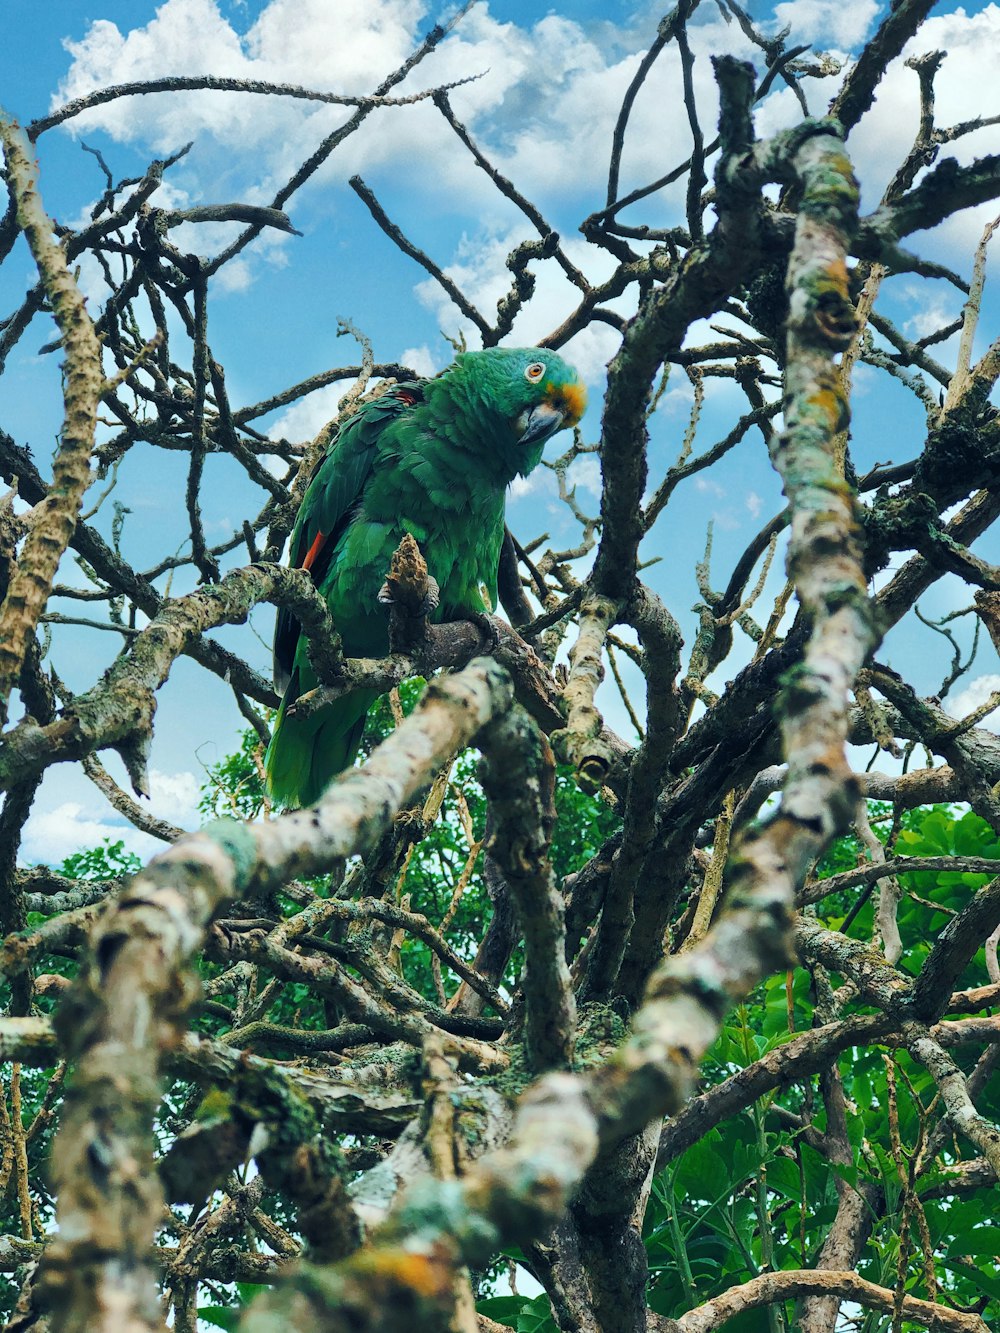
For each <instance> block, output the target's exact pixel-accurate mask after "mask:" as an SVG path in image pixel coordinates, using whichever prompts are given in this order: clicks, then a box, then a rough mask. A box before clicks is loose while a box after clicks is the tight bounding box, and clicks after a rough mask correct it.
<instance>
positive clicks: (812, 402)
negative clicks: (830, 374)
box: [808, 377, 848, 431]
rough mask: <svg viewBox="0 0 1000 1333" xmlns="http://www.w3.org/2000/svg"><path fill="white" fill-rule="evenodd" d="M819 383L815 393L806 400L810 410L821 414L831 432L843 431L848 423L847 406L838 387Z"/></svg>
mask: <svg viewBox="0 0 1000 1333" xmlns="http://www.w3.org/2000/svg"><path fill="white" fill-rule="evenodd" d="M822 378H825V377H821V383H820V385H819V387H818V388H817V390H816V392H815V393H811V394H810V395H809V398H808V403H809V406H810V408H814V409H816V410H818V411H819V412H821V413H822V414H823V416H824V417H826V419H827V421H828V422H829V424H830V430H831V431H839V430H843V429H844V428H845V427H846V425H847V421H848V417H847V405H846V403H845V401H844V394H843V391H842V390H841V388H840V386H839V385H835V384H823V383H822Z"/></svg>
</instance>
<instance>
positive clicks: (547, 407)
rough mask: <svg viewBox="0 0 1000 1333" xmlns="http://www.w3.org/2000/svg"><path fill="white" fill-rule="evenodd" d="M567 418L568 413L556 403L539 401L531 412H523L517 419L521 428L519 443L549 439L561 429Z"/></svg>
mask: <svg viewBox="0 0 1000 1333" xmlns="http://www.w3.org/2000/svg"><path fill="white" fill-rule="evenodd" d="M565 419H566V413H565V412H564V411H563V410H562V408H560V407H557V406H556V405H555V404H554V403H550V402H544V403H539V404H538V406H537V407H533V408H532V409H531V411H530V412H522V413H521V415H520V416H519V417H518V419H517V424H518V426H520V428H521V433H520V436H519V437H518V443H519V444H538V442H539V441H540V440H547V439H548V438H549V436H550V435H554V434H555V433H556V431H557V430H559V429H560V428H561V426H562V424H563V422H564V421H565Z"/></svg>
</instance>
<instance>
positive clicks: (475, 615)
mask: <svg viewBox="0 0 1000 1333" xmlns="http://www.w3.org/2000/svg"><path fill="white" fill-rule="evenodd" d="M465 618H466V620H471V621H472V623H473V625H475V627H476V629H478V630H479V632H480V634H481V635H482V636H483V638H484V640H485V643H484V645H483V651H484V652H487V653H495V652H496V651H497V649H498V648H499V647H500V629H501V626H503V623H504V622H503V621H502V620H500V619H499V618H498V617H497V616H491V615H490V613H489V612H488V611H467V612H466V615H465Z"/></svg>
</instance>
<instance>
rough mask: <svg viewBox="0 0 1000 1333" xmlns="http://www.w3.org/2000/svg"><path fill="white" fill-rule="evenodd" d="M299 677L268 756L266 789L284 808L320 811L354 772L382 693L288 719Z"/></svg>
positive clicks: (293, 681) (284, 701)
mask: <svg viewBox="0 0 1000 1333" xmlns="http://www.w3.org/2000/svg"><path fill="white" fill-rule="evenodd" d="M298 694H299V690H298V672H294V673H293V675H292V679H291V681H290V682H289V685H288V689H287V690H286V691H285V697H284V698H283V699H282V701H281V707H280V708H279V709H278V714H277V717H276V718H275V719H274V731H273V733H272V735H271V743H270V745H269V746H268V747H267V753H266V754H265V756H264V772H265V774H266V776H267V789H268V791H269V793H270V795H271V797H272V798H273V799H274V800H275V801H280V802H281V804H282V805H285V806H298V807H302V806H307V805H315V804H316V802H317V801H318V800H319V798H320V797H321V796H322V795H323V792H324V791H325V790H326V788H327V787H328V786H329V784H330V783H331V782H332V781H333V779H334V778H335V777H336V776H337V774H338V773H342V772H343V771H344V769H345V768H350V766H351V764H352V763H353V762H354V757H355V755H356V754H357V752H358V746H359V745H360V744H361V733H362V732H363V731H364V729H365V718H366V716H367V714H368V709H369V707H370V706H371V705H372V704H373V703H374V702H375V700H376V699H377V698H378V694H379V692H378V690H356V691H355V692H354V693H353V694H348V695H346V696H345V697H344V698H343V699H338V700H337V702H336V703H334V704H331V705H330V706H329V707H327V708H323V709H320V710H319V711H318V712H316V713H310V714H309V715H308V716H307V717H301V718H300V717H296V716H295V714H294V713H293V714H292V715H291V716H290V717H289V716H288V715H287V711H288V709H289V708H290V707H291V705H292V704H293V703H294V701H295V699H296V698H297V697H298Z"/></svg>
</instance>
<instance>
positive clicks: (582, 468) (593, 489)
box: [569, 454, 601, 500]
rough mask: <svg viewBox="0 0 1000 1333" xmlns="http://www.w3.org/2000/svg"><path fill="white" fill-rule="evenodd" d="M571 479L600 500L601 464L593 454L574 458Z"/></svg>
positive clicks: (574, 483) (570, 471)
mask: <svg viewBox="0 0 1000 1333" xmlns="http://www.w3.org/2000/svg"><path fill="white" fill-rule="evenodd" d="M569 480H570V484H571V485H573V486H576V487H577V488H578V490H581V491H586V492H588V494H590V495H593V496H594V497H595V498H596V499H598V500H599V499H600V498H601V465H600V463H599V462H598V461H597V458H596V457H595V456H594V455H593V454H587V455H585V456H584V457H583V458H576V459H574V460H573V464H572V466H571V467H570V469H569Z"/></svg>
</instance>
